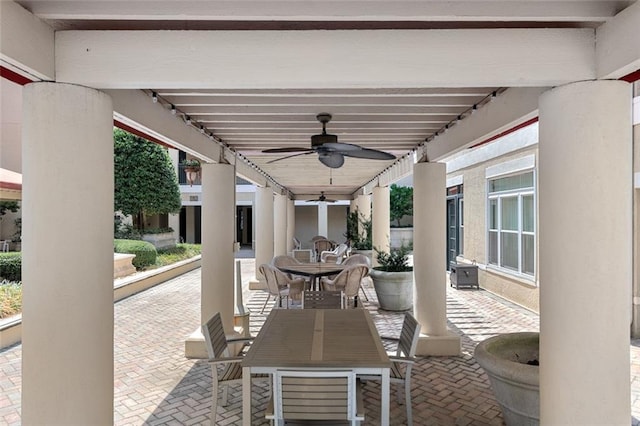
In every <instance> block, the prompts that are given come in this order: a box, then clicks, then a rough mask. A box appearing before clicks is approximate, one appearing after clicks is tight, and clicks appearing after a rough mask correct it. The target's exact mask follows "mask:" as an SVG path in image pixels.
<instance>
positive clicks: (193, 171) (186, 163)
mask: <svg viewBox="0 0 640 426" xmlns="http://www.w3.org/2000/svg"><path fill="white" fill-rule="evenodd" d="M180 164H181V165H182V167H183V168H184V173H185V175H186V176H187V182H189V186H193V182H195V181H196V180H197V179H198V173H200V161H198V160H196V159H195V158H189V159H184V160H182V162H181V163H180Z"/></svg>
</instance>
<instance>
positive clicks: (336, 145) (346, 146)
mask: <svg viewBox="0 0 640 426" xmlns="http://www.w3.org/2000/svg"><path fill="white" fill-rule="evenodd" d="M322 148H323V149H324V148H327V149H328V150H329V151H340V152H345V151H358V150H360V149H364V148H362V147H361V146H360V145H354V144H352V143H342V142H328V143H325V144H323V145H322Z"/></svg>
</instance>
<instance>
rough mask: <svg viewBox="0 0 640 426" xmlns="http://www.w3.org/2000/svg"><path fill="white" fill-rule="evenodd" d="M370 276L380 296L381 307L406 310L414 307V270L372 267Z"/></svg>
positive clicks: (388, 309) (391, 309) (390, 309)
mask: <svg viewBox="0 0 640 426" xmlns="http://www.w3.org/2000/svg"><path fill="white" fill-rule="evenodd" d="M369 276H370V277H371V280H372V281H373V287H374V288H375V290H376V295H377V296H378V303H379V304H380V309H384V310H386V311H406V310H408V309H411V308H412V307H413V270H411V271H406V272H386V271H380V270H378V269H375V268H374V269H371V271H369Z"/></svg>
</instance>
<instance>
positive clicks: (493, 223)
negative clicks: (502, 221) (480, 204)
mask: <svg viewBox="0 0 640 426" xmlns="http://www.w3.org/2000/svg"><path fill="white" fill-rule="evenodd" d="M489 229H498V200H496V199H494V200H489Z"/></svg>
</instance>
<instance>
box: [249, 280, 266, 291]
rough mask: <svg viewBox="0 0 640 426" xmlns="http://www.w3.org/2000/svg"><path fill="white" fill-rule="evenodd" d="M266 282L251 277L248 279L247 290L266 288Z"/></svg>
mask: <svg viewBox="0 0 640 426" xmlns="http://www.w3.org/2000/svg"><path fill="white" fill-rule="evenodd" d="M266 289H267V283H266V282H265V281H260V280H259V279H257V278H252V279H250V280H249V290H266Z"/></svg>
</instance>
